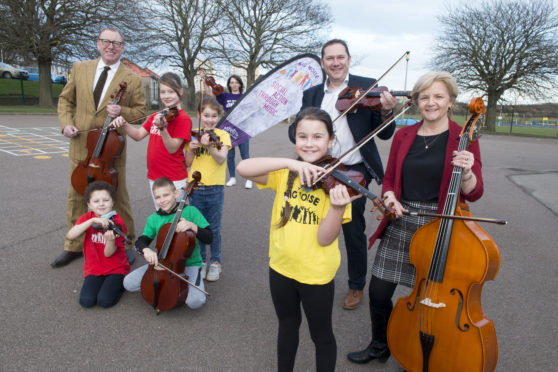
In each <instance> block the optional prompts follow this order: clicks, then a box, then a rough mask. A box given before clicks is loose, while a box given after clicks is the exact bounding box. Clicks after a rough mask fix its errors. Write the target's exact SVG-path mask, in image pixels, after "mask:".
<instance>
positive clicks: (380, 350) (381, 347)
mask: <svg viewBox="0 0 558 372" xmlns="http://www.w3.org/2000/svg"><path fill="white" fill-rule="evenodd" d="M390 355H391V353H390V351H389V348H388V345H387V344H386V343H383V342H379V341H375V340H374V341H372V342H371V343H370V345H368V347H367V348H366V349H364V350H362V351H355V352H352V353H349V354H347V359H349V360H350V361H351V362H353V363H359V364H363V363H368V362H369V361H371V360H373V359H378V360H379V361H380V362H382V363H385V362H386V361H387V360H388V359H389V356H390Z"/></svg>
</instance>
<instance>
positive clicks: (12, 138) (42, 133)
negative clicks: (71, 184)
mask: <svg viewBox="0 0 558 372" xmlns="http://www.w3.org/2000/svg"><path fill="white" fill-rule="evenodd" d="M68 150H69V142H68V140H67V139H66V137H64V136H63V135H62V133H60V127H39V128H20V129H17V128H10V127H7V126H5V125H0V152H5V153H7V154H10V155H13V156H33V157H35V158H36V159H48V157H37V156H42V155H48V154H65V153H67V152H68Z"/></svg>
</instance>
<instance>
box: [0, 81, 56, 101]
mask: <svg viewBox="0 0 558 372" xmlns="http://www.w3.org/2000/svg"><path fill="white" fill-rule="evenodd" d="M21 83H22V80H17V79H0V96H21ZM62 88H64V86H63V85H62V84H52V97H53V98H56V97H58V96H59V95H60V92H62ZM23 93H24V94H25V95H26V96H30V97H38V96H39V82H38V81H28V80H23Z"/></svg>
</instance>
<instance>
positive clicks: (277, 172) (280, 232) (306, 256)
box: [237, 107, 356, 371]
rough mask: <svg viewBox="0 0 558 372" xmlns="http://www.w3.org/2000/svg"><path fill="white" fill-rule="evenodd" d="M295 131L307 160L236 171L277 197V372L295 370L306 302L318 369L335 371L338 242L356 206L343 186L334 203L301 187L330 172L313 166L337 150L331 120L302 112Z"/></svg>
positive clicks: (332, 195) (273, 259)
mask: <svg viewBox="0 0 558 372" xmlns="http://www.w3.org/2000/svg"><path fill="white" fill-rule="evenodd" d="M294 130H295V138H296V143H295V149H296V153H297V154H298V156H299V157H300V159H301V160H294V159H285V158H251V159H246V160H242V161H241V162H240V163H239V164H238V166H237V171H238V173H239V174H240V175H241V176H242V177H245V178H247V179H250V180H252V181H255V182H256V183H257V184H258V187H259V188H267V189H272V190H275V191H276V196H275V201H274V203H273V211H272V215H271V229H270V236H269V257H270V260H269V266H270V270H269V284H270V290H271V298H272V300H273V305H274V306H275V312H276V314H277V318H278V320H279V335H278V340H277V350H278V351H277V352H278V363H279V368H278V369H279V370H280V371H283V370H285V371H286V370H293V367H294V361H295V356H296V350H297V348H298V331H299V326H300V321H301V310H300V303H301V302H302V306H303V307H304V313H305V315H306V319H307V321H308V327H309V329H310V334H311V336H312V340H313V341H314V344H315V346H316V369H317V370H318V371H325V370H328V371H329V370H331V371H333V370H334V369H335V362H336V355H337V345H336V343H335V337H334V335H333V327H332V311H333V297H334V282H333V278H334V277H335V273H336V272H337V269H338V268H339V263H340V261H341V255H340V253H339V247H338V243H337V237H338V235H339V232H340V230H341V224H343V223H346V222H349V221H350V219H351V199H352V198H351V197H350V196H349V193H348V191H347V188H346V187H345V186H344V185H338V186H336V187H334V188H332V189H331V190H330V191H329V195H327V194H326V193H325V192H324V190H323V189H316V190H313V189H307V190H306V189H304V188H301V189H299V186H300V184H301V182H302V183H303V185H304V186H310V185H311V184H312V182H313V181H314V180H315V179H317V178H318V177H319V175H320V174H321V173H322V172H324V169H323V168H322V167H319V166H317V165H314V164H312V163H314V162H316V161H318V160H319V159H321V158H322V157H324V156H325V155H326V154H327V151H328V149H329V148H330V147H331V145H332V143H333V138H334V134H333V125H332V122H331V118H330V116H329V115H328V114H327V112H325V111H323V110H321V109H319V108H316V107H309V108H307V109H305V110H303V111H301V112H300V113H299V114H298V115H297V117H296V120H295V123H294ZM297 176H298V177H297ZM301 180H302V181H301ZM355 198H356V197H355Z"/></svg>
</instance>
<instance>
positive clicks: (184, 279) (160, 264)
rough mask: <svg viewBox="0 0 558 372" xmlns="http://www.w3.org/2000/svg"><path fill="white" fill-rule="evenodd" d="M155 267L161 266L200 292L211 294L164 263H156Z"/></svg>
mask: <svg viewBox="0 0 558 372" xmlns="http://www.w3.org/2000/svg"><path fill="white" fill-rule="evenodd" d="M157 267H160V268H163V269H165V270H167V271H168V272H169V273H171V274H173V275H175V276H176V277H178V278H179V279H180V280H182V281H184V282H186V283H188V285H191V286H192V287H194V288H196V289H197V290H198V291H200V292H202V293H203V294H205V295H206V296H211V295H210V294H209V293H207V292H206V291H204V290H203V289H201V288H200V287H198V286H197V285H195V284H194V283H192V282H191V281H189V280H188V279H186V278H185V277H183V276H182V275H180V274H178V273H176V272H174V271H172V270H171V269H169V268H168V267H166V266H165V265H163V264H162V263H158V264H157Z"/></svg>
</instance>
